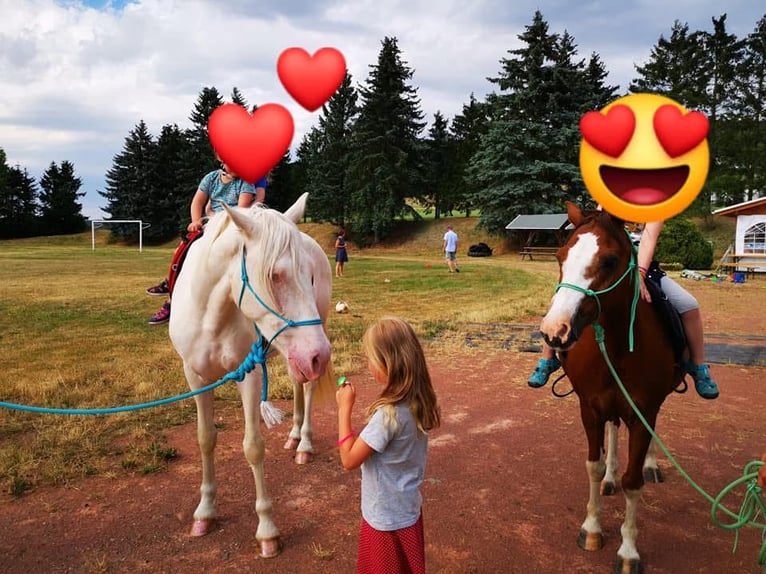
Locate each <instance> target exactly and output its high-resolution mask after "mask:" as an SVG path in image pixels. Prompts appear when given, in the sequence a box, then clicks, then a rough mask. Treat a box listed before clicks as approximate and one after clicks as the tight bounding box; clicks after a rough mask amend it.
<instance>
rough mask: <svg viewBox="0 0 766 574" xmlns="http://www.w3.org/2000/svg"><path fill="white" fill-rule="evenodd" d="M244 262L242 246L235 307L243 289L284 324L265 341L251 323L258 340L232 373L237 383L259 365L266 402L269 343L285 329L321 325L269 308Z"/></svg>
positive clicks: (262, 395) (242, 295) (311, 320)
mask: <svg viewBox="0 0 766 574" xmlns="http://www.w3.org/2000/svg"><path fill="white" fill-rule="evenodd" d="M246 261H247V248H246V247H245V246H244V245H243V246H242V263H241V267H240V276H241V278H242V289H241V290H240V292H239V300H238V301H237V307H239V308H242V298H243V297H244V295H245V289H247V290H248V291H250V293H251V294H252V295H253V297H255V300H256V301H258V303H260V304H261V306H262V307H263V308H264V309H266V310H267V311H268V312H269V313H271V314H272V315H274V316H275V317H277V318H278V319H281V320H282V321H284V323H285V324H284V325H282V326H281V327H280V328H279V330H277V332H276V333H274V336H273V337H271V339H269V340H268V341H266V338H265V337H264V336H263V333H261V330H260V329H259V328H258V325H256V324H255V323H253V327H255V332H256V333H257V334H258V339H256V341H255V342H254V343H253V345H252V346H251V348H250V352H249V353H248V355H247V357H245V360H244V361H243V362H242V364H241V365H240V366H239V368H238V369H237V370H236V371H234V372H233V373H232V378H234V379H236V380H238V381H241V380H242V379H244V377H245V375H246V374H247V373H249V372H250V371H252V370H253V369H254V368H255V366H256V365H261V368H262V371H263V379H262V384H261V401H263V402H265V401H266V400H268V396H269V377H268V374H267V371H266V359H267V358H268V356H269V354H270V353H271V343H272V342H273V341H274V339H276V338H277V337H278V336H279V335H280V334H281V333H282V331H284V330H285V329H289V328H290V327H302V326H306V325H321V324H322V319H321V318H319V317H317V318H316V319H305V320H303V321H293V320H292V319H288V318H287V317H285V316H284V315H280V314H279V313H277V312H276V311H275V310H274V309H272V308H271V307H269V306H268V305H267V304H266V302H265V301H264V300H263V299H261V297H260V296H259V295H258V293H256V292H255V289H253V286H252V285H251V284H250V279H249V277H248V275H247V265H246V264H245V263H246Z"/></svg>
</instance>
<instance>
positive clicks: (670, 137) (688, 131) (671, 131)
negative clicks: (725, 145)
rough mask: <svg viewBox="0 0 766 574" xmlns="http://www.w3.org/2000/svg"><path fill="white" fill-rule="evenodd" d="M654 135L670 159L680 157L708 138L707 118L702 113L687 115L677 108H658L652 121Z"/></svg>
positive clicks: (667, 106)
mask: <svg viewBox="0 0 766 574" xmlns="http://www.w3.org/2000/svg"><path fill="white" fill-rule="evenodd" d="M652 123H653V124H654V133H656V134H657V139H658V140H659V141H660V144H661V145H662V147H663V149H664V150H665V151H666V152H668V155H669V156H670V157H678V156H681V155H684V154H685V153H686V152H688V151H691V150H693V149H694V148H696V147H697V146H698V145H699V144H701V143H702V142H703V141H704V139H705V138H706V137H707V132H708V128H709V125H708V121H707V117H706V116H705V115H704V114H702V113H700V112H689V113H688V114H686V115H683V114H682V113H681V110H680V109H678V108H677V107H676V106H671V105H664V106H660V107H659V108H657V111H656V112H654V118H653V119H652Z"/></svg>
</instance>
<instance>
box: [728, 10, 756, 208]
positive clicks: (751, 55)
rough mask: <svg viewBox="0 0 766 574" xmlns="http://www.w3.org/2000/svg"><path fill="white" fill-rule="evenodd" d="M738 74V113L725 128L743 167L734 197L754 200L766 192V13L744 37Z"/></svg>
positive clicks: (737, 159) (739, 172) (738, 177)
mask: <svg viewBox="0 0 766 574" xmlns="http://www.w3.org/2000/svg"><path fill="white" fill-rule="evenodd" d="M736 78H737V79H736V83H737V92H736V103H735V108H736V111H737V113H736V117H734V118H731V119H729V120H727V123H730V124H731V126H730V127H729V128H728V129H727V130H726V132H725V133H726V134H729V137H731V138H732V139H733V140H734V141H733V142H732V144H731V146H727V147H728V148H729V149H733V150H737V154H736V162H737V164H738V167H739V169H738V170H737V178H736V182H735V183H734V184H733V185H732V188H733V189H736V190H739V191H741V195H740V196H739V197H735V198H732V199H733V200H736V199H739V200H751V199H753V198H755V197H758V196H764V195H766V15H765V16H763V17H762V18H761V19H760V20H759V21H758V22H757V23H756V25H755V28H754V29H753V31H752V32H751V33H750V34H749V35H748V36H747V38H745V40H744V45H743V54H742V59H741V60H740V61H739V63H738V66H737V76H736ZM732 202H734V201H732Z"/></svg>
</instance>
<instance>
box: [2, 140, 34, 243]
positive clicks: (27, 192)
mask: <svg viewBox="0 0 766 574" xmlns="http://www.w3.org/2000/svg"><path fill="white" fill-rule="evenodd" d="M0 160H2V161H0V172H2V175H0V183H1V184H2V187H1V188H0V238H2V239H10V238H15V237H33V236H35V235H38V233H39V230H40V226H39V218H38V216H39V206H38V204H37V194H38V189H37V184H36V183H35V180H34V178H33V177H31V176H30V175H29V172H27V170H26V169H25V168H22V167H20V166H18V165H16V166H13V167H10V168H9V167H7V166H6V165H5V153H2V155H1V157H0Z"/></svg>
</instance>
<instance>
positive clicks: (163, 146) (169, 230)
mask: <svg viewBox="0 0 766 574" xmlns="http://www.w3.org/2000/svg"><path fill="white" fill-rule="evenodd" d="M190 155H191V144H190V143H189V141H188V140H187V138H186V137H185V135H184V133H183V132H182V131H181V130H180V129H179V128H178V126H177V125H175V124H172V125H165V126H163V127H162V131H161V132H160V136H159V137H158V138H157V145H156V149H155V153H154V173H153V177H152V180H153V184H152V188H153V189H152V201H151V205H149V206H148V207H149V210H148V212H147V214H146V217H147V219H148V220H149V222H150V223H151V227H149V228H148V229H147V230H146V231H145V233H144V236H145V238H146V240H147V241H148V242H165V241H168V240H170V239H173V238H174V237H177V236H178V235H179V234H184V233H185V232H186V226H187V225H188V223H189V217H190V214H189V205H190V204H191V200H192V197H193V196H194V192H195V191H196V190H197V187H198V186H199V182H200V180H201V177H199V169H198V168H196V167H194V166H191V165H189V164H188V162H187V158H188V157H189V156H190Z"/></svg>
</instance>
